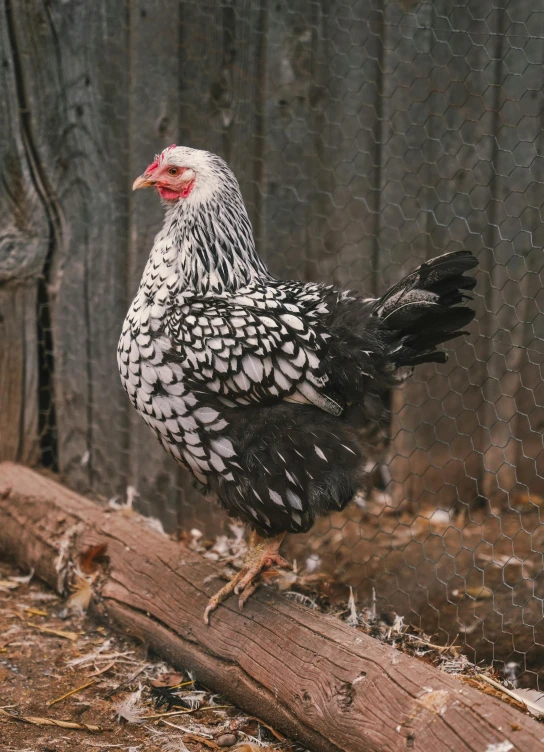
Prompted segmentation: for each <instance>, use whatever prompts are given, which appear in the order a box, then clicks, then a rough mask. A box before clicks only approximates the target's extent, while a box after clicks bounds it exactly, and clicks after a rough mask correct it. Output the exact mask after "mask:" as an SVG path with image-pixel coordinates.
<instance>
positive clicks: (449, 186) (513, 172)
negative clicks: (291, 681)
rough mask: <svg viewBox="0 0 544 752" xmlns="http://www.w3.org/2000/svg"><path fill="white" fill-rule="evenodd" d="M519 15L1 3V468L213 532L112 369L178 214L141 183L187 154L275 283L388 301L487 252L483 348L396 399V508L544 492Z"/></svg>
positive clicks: (535, 135)
mask: <svg viewBox="0 0 544 752" xmlns="http://www.w3.org/2000/svg"><path fill="white" fill-rule="evenodd" d="M507 5H508V7H507V8H505V9H503V10H500V9H494V7H493V6H494V4H493V3H491V2H490V0H474V1H473V2H470V3H467V4H466V5H462V4H457V5H456V6H455V8H452V6H451V3H449V2H447V1H446V0H436V1H435V2H432V3H431V2H417V1H416V0H364V2H363V1H359V0H345V1H344V2H333V1H332V0H320V1H319V2H317V1H316V0H296V2H295V0H275V1H274V2H272V0H268V1H265V0H260V1H259V2H254V1H253V0H228V1H227V0H225V1H224V2H221V1H220V0H201V1H199V2H197V1H196V0H179V1H177V0H176V1H174V0H96V2H93V3H92V4H90V3H88V2H85V0H72V2H70V3H68V4H67V3H65V2H62V0H51V1H50V2H47V3H46V2H44V0H24V1H23V2H20V3H15V2H14V1H13V0H3V2H1V3H0V9H1V14H2V15H1V17H2V26H1V30H0V31H1V34H2V49H3V50H4V53H3V54H4V61H3V65H2V67H1V73H0V75H1V76H2V81H3V90H4V92H5V97H4V101H5V103H6V106H5V107H4V108H2V111H1V112H0V126H1V129H0V152H1V154H2V178H3V180H2V184H1V187H0V207H1V208H0V211H1V212H2V220H3V221H2V228H1V230H0V232H1V236H0V249H1V251H0V285H1V286H0V315H1V318H0V335H1V336H2V347H1V349H0V410H1V415H2V433H1V436H0V456H1V457H2V458H13V459H22V460H24V461H27V462H36V461H38V460H39V457H40V454H42V456H44V457H46V459H47V462H48V464H50V465H51V464H53V465H56V466H58V468H59V469H60V471H61V472H62V473H63V475H64V477H65V479H66V480H67V481H68V482H69V483H70V484H71V485H73V486H75V487H76V488H78V489H79V490H81V491H87V492H88V491H94V492H96V493H98V494H101V495H103V496H106V497H111V496H120V497H123V498H124V497H125V496H126V494H127V488H129V487H132V489H133V491H135V492H136V493H137V494H138V495H137V496H136V497H135V498H136V501H137V503H138V504H139V505H140V508H142V509H143V510H144V511H145V512H147V513H149V514H154V515H157V516H159V517H160V518H161V519H162V521H163V522H164V524H165V525H166V526H167V527H168V528H169V529H174V528H175V527H177V526H178V525H181V526H183V527H185V528H188V527H193V526H196V527H200V528H202V529H207V530H209V531H211V530H213V529H217V526H218V524H219V522H218V520H220V519H221V518H219V517H218V515H217V513H216V512H215V511H214V512H213V513H212V510H211V508H210V507H209V506H208V505H207V503H206V502H203V501H201V500H200V497H199V496H198V495H197V494H196V493H195V491H194V490H193V489H192V484H191V482H190V480H189V479H187V478H186V477H185V475H184V473H183V472H182V471H181V470H180V469H179V468H178V467H177V466H176V465H175V464H174V463H173V462H171V461H170V460H169V458H168V457H166V456H165V455H164V453H163V452H162V450H161V449H160V447H159V445H158V444H156V443H155V440H154V438H153V437H152V436H151V434H150V433H149V432H148V431H147V429H146V427H145V426H144V425H143V423H141V421H140V419H139V418H138V416H137V415H135V414H134V412H133V411H132V409H129V405H128V402H127V400H126V398H125V395H124V393H123V392H122V390H121V388H120V384H119V380H118V377H117V371H116V365H115V348H116V340H117V336H118V332H119V330H120V326H121V322H122V319H123V317H124V314H125V311H126V308H127V307H128V304H129V301H130V299H131V297H132V296H133V295H134V292H135V290H136V288H137V285H138V281H139V278H140V275H141V272H142V269H143V266H144V263H145V260H146V257H147V253H148V251H149V249H150V247H151V244H152V240H153V236H154V234H155V232H156V231H157V229H158V227H159V225H160V219H161V216H160V215H161V211H160V207H159V204H158V202H156V201H154V200H153V197H152V196H149V195H145V194H142V195H140V194H136V195H134V196H133V195H132V194H131V192H130V185H131V181H132V180H133V179H134V177H135V176H136V175H138V174H140V172H141V171H142V170H143V169H144V168H145V166H146V165H147V164H148V163H149V162H150V161H151V159H152V157H153V154H154V153H155V152H157V151H159V150H161V149H162V148H164V147H165V146H167V145H168V144H170V143H172V142H177V143H184V144H188V145H191V146H195V147H199V148H207V149H210V150H212V151H215V152H217V153H220V154H221V155H223V156H224V157H225V158H226V159H227V160H228V161H229V162H230V164H231V166H232V167H233V169H234V170H235V172H236V174H237V176H238V178H239V180H240V184H241V187H242V191H243V193H244V197H245V199H246V202H247V205H248V208H249V212H250V215H251V219H252V221H253V225H254V229H255V233H256V237H257V240H258V244H259V247H260V248H261V251H262V254H263V256H264V257H265V259H266V261H267V263H268V264H269V266H270V268H271V269H272V271H273V272H274V273H275V274H277V275H282V276H288V277H296V278H306V279H311V280H328V281H330V280H332V281H335V282H337V283H338V284H341V285H345V286H348V287H352V288H355V289H358V290H361V291H363V292H364V293H366V294H375V293H377V292H379V290H381V289H383V288H384V287H385V286H387V285H389V284H391V283H393V282H394V281H395V280H397V279H398V278H399V277H400V276H401V275H402V274H403V273H405V272H407V271H408V270H410V269H411V268H413V266H414V265H415V264H416V263H418V262H420V261H422V260H424V259H426V258H430V257H432V256H434V255H437V254H439V253H442V252H445V251H448V250H454V249H458V248H469V249H471V250H472V251H474V252H475V253H477V254H478V256H479V259H480V262H481V266H482V271H481V273H480V277H479V285H478V289H477V294H476V298H475V304H476V307H477V322H476V324H475V325H474V327H473V329H472V331H473V333H474V334H475V335H476V336H474V337H472V338H471V339H470V340H467V341H465V342H458V343H454V344H452V345H451V346H448V348H447V349H448V351H449V352H450V354H451V357H450V361H449V363H448V364H447V365H445V366H440V367H438V368H435V367H434V366H429V367H425V368H421V369H420V370H419V371H418V374H417V376H416V378H415V379H414V380H413V382H411V383H410V384H409V385H408V386H407V387H406V388H405V389H404V390H403V391H399V392H398V393H396V394H395V395H394V397H393V407H394V419H393V424H392V449H391V463H390V469H391V476H392V484H391V487H390V490H391V491H392V493H393V498H394V499H395V501H396V503H400V502H401V501H402V500H404V499H408V500H409V501H412V502H416V503H418V504H420V505H425V504H436V499H437V498H439V502H438V503H439V505H440V506H442V507H444V508H449V507H451V505H461V506H463V505H468V506H470V507H471V508H473V507H474V505H476V507H477V506H478V499H479V498H486V499H489V498H493V499H502V500H503V501H504V499H505V498H506V500H508V498H511V496H512V494H522V493H527V492H530V493H532V494H534V495H540V494H544V480H543V478H544V460H543V457H544V455H543V453H542V438H541V432H542V425H543V412H542V406H543V404H544V395H543V394H542V387H541V381H542V378H541V375H540V365H541V362H542V350H543V348H542V338H543V335H544V325H543V313H542V312H543V311H544V304H543V302H542V295H541V292H540V289H541V286H542V281H541V273H542V268H543V261H542V252H541V248H542V245H543V244H544V242H543V241H544V225H543V223H542V216H541V213H540V211H541V206H542V199H541V196H542V181H543V179H544V167H543V165H544V141H543V140H542V134H541V127H540V118H541V113H542V112H543V108H544V95H543V94H542V90H541V89H542V87H541V80H542V73H541V71H542V64H543V62H544V29H543V28H541V27H540V26H539V24H540V23H541V22H540V19H541V17H542V14H540V15H539V14H538V13H534V12H533V11H534V10H535V9H534V5H535V4H534V3H532V2H530V0H516V2H515V3H514V2H513V1H512V2H510V3H508V4H507ZM538 5H539V6H540V5H541V3H538ZM541 10H542V8H541ZM51 388H53V399H49V401H48V396H47V395H48V394H49V396H50V397H51ZM51 403H52V404H51ZM53 450H54V451H53ZM437 493H438V496H437ZM507 497H508V498H507Z"/></svg>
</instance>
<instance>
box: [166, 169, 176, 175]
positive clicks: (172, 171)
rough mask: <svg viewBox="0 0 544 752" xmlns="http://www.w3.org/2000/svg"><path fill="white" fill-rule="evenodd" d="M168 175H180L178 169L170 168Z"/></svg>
mask: <svg viewBox="0 0 544 752" xmlns="http://www.w3.org/2000/svg"><path fill="white" fill-rule="evenodd" d="M168 174H169V175H177V174H178V168H177V167H170V168H169V169H168Z"/></svg>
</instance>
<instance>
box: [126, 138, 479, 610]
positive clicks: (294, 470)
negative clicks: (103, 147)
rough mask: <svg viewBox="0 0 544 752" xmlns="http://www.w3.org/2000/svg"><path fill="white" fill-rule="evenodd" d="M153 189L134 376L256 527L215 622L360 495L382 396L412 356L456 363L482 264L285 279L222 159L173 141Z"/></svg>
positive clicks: (214, 485) (166, 431) (451, 257)
mask: <svg viewBox="0 0 544 752" xmlns="http://www.w3.org/2000/svg"><path fill="white" fill-rule="evenodd" d="M147 186H154V187H155V188H156V189H157V191H158V193H159V194H160V196H161V199H162V202H163V204H164V208H165V220H164V225H163V227H162V230H161V231H160V232H159V234H158V235H157V237H156V239H155V243H154V245H153V248H152V250H151V255H150V257H149V261H148V262H147V265H146V267H145V271H144V274H143V277H142V280H141V283H140V287H139V289H138V293H137V295H136V297H135V299H134V301H133V303H132V305H131V307H130V310H129V312H128V314H127V317H126V319H125V322H124V326H123V331H122V334H121V338H120V340H119V348H118V364H119V370H120V373H121V379H122V382H123V385H124V388H125V389H126V391H127V392H128V395H129V397H130V399H131V401H132V404H133V405H134V407H135V408H136V409H137V410H138V411H139V412H140V413H141V415H142V417H143V419H144V420H145V421H146V423H147V424H148V425H149V426H150V428H152V429H153V431H154V432H155V434H156V435H157V437H158V439H159V441H160V442H161V444H162V445H163V447H164V448H165V449H166V451H167V452H169V453H170V454H171V455H172V456H173V457H175V459H176V460H177V461H178V462H179V463H181V464H182V465H183V466H184V467H185V468H187V469H188V470H190V471H191V472H192V473H193V475H194V476H195V477H196V478H197V479H198V481H199V482H200V484H202V487H203V488H204V489H205V492H207V493H209V494H211V495H213V496H215V497H216V498H217V499H218V501H219V502H220V504H221V505H222V506H223V507H224V508H225V509H226V510H227V511H228V512H229V514H231V515H232V516H233V517H236V518H238V519H240V520H243V521H244V522H246V523H248V524H249V525H250V526H251V527H252V528H253V531H254V533H253V537H252V544H251V547H250V551H249V554H248V557H247V559H246V562H245V566H244V567H243V569H242V570H241V571H240V572H239V573H238V574H237V575H236V576H235V577H234V578H233V579H232V581H231V582H229V583H228V584H227V585H226V586H225V587H224V588H222V590H220V591H219V592H218V593H217V595H215V596H214V597H213V598H212V599H211V601H210V603H209V605H208V607H207V609H206V612H205V619H206V621H207V620H208V617H209V613H210V611H212V610H213V609H214V608H216V607H217V605H218V604H219V603H221V601H222V600H224V599H225V598H226V597H227V596H228V595H229V593H231V592H232V591H234V592H236V593H237V594H238V595H239V596H240V599H239V603H240V606H242V605H243V603H244V602H245V601H246V600H247V598H248V597H249V596H250V595H251V593H253V592H254V590H255V588H256V584H257V583H258V578H259V575H260V573H261V571H262V570H263V569H266V568H267V567H270V566H272V565H274V564H275V565H278V566H286V565H287V562H286V561H285V560H284V559H283V558H282V557H281V556H280V554H279V547H280V544H281V541H282V539H283V538H284V536H285V535H286V533H288V532H290V533H302V532H305V531H307V530H309V529H310V528H311V527H312V525H313V523H314V520H315V519H316V517H318V516H320V515H326V514H328V513H329V512H331V511H332V510H339V509H342V508H343V507H345V506H346V504H347V503H348V502H349V501H350V499H351V498H352V497H353V495H354V493H355V491H356V489H357V487H358V485H359V484H360V482H361V479H362V475H363V468H364V466H365V445H364V444H365V442H364V441H363V442H361V440H360V437H361V433H362V429H366V428H372V426H375V425H377V424H379V423H380V421H383V420H384V418H385V417H386V410H385V407H384V400H383V398H382V397H383V395H384V393H385V392H386V391H387V390H388V389H389V388H390V387H391V386H393V385H395V384H396V383H398V382H399V381H400V380H402V378H403V377H404V376H405V375H406V374H407V373H409V372H410V369H411V368H412V367H413V366H415V365H417V364H418V363H424V362H428V361H436V362H444V361H445V360H446V355H445V354H444V353H443V352H440V351H437V349H436V347H437V345H440V344H441V343H443V342H446V341H447V340H450V339H452V338H454V337H457V336H459V335H460V334H463V333H464V332H463V331H462V328H463V327H465V326H466V325H467V324H468V323H469V322H470V321H471V320H472V318H473V316H474V314H473V312H472V311H471V310H470V309H469V308H467V307H465V306H463V305H462V303H463V300H464V299H465V291H469V290H471V289H472V288H473V287H474V284H475V280H474V278H473V277H470V276H465V275H464V273H465V272H466V271H468V270H470V269H472V268H474V267H475V266H476V264H477V262H476V259H475V258H474V257H473V256H472V255H471V254H470V253H469V252H466V251H459V252H456V253H449V254H446V255H444V256H440V257H438V258H435V259H433V260H432V261H428V262H426V263H424V264H423V265H422V266H420V267H419V268H418V269H416V270H415V271H414V272H412V273H411V274H409V275H408V276H407V277H405V278H404V279H402V280H401V281H400V282H399V283H398V284H396V285H395V286H394V287H392V288H391V289H390V290H388V291H387V292H386V293H385V295H383V296H382V297H381V298H378V299H368V298H366V299H364V298H361V297H360V296H358V295H356V294H353V293H350V292H341V291H338V290H337V289H335V288H334V287H332V286H329V285H323V284H315V283H310V282H297V281H284V280H277V279H274V278H273V277H272V276H271V275H270V273H269V272H268V271H267V269H266V266H265V265H264V263H263V262H262V261H261V259H260V258H259V256H258V255H257V252H256V250H255V243H254V240H253V233H252V229H251V224H250V221H249V218H248V215H247V212H246V209H245V206H244V202H243V199H242V196H241V193H240V189H239V186H238V183H237V181H236V178H235V177H234V175H233V173H232V172H231V170H230V169H229V167H228V166H227V165H226V163H225V162H224V161H223V160H222V159H221V158H220V157H218V156H216V155H214V154H210V153H208V152H206V151H199V150H197V149H190V148H186V147H177V146H170V147H169V148H167V149H165V150H164V151H163V152H162V153H161V154H160V155H159V156H157V157H156V158H155V161H154V162H153V163H152V164H151V165H149V167H148V168H147V170H146V171H145V172H144V174H143V175H142V176H141V177H139V178H137V179H136V181H135V182H134V186H133V188H134V190H136V189H138V188H144V187H147ZM371 434H372V431H369V432H367V435H371ZM363 435H364V432H363Z"/></svg>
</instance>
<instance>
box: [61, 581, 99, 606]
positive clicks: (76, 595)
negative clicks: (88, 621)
mask: <svg viewBox="0 0 544 752" xmlns="http://www.w3.org/2000/svg"><path fill="white" fill-rule="evenodd" d="M73 587H74V592H73V593H72V595H71V596H70V597H69V598H68V600H67V601H66V608H67V610H68V611H74V612H76V613H78V614H83V613H85V611H86V610H87V609H88V608H89V603H90V602H91V598H92V595H93V590H92V588H91V583H90V582H88V581H87V580H86V579H84V578H83V577H78V578H77V579H76V582H75V583H74V586H73Z"/></svg>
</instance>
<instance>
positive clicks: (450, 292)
mask: <svg viewBox="0 0 544 752" xmlns="http://www.w3.org/2000/svg"><path fill="white" fill-rule="evenodd" d="M477 265H478V261H477V260H476V258H475V257H474V256H473V255H472V254H471V253H470V252H469V251H457V252H455V253H447V254H445V255H443V256H438V257H437V258H435V259H431V261H426V262H425V263H424V264H422V265H421V266H420V267H418V268H417V269H415V270H414V271H413V272H412V273H411V274H409V275H408V276H407V277H404V279H402V280H401V281H400V282H398V283H397V284H396V285H394V286H393V287H392V288H391V289H390V290H388V291H387V292H386V293H385V295H383V296H382V297H381V298H380V299H379V300H377V301H376V303H375V304H374V307H373V310H372V315H373V316H376V317H377V318H379V319H381V323H382V326H384V327H385V329H386V332H384V333H385V334H386V338H387V339H389V340H390V342H391V350H390V357H391V358H392V359H393V362H394V364H395V367H396V368H402V367H404V366H415V365H417V364H419V363H426V362H431V361H434V362H437V363H443V362H445V361H446V360H447V356H446V354H445V353H444V352H440V351H438V350H437V349H436V347H437V346H438V345H440V344H442V343H444V342H447V341H448V340H450V339H454V338H455V337H459V336H460V335H461V334H466V332H464V331H463V327H465V326H467V325H468V324H469V323H470V322H471V321H472V319H473V318H474V311H473V310H472V309H470V308H467V307H466V306H464V305H461V304H462V303H463V301H465V300H470V299H471V298H470V296H468V295H467V294H466V293H467V292H469V291H470V290H472V289H473V288H474V286H475V284H476V280H475V278H474V277H467V276H465V274H464V272H467V271H469V270H470V269H474V267H476V266H477ZM382 331H383V330H382ZM387 334H389V336H387Z"/></svg>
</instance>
